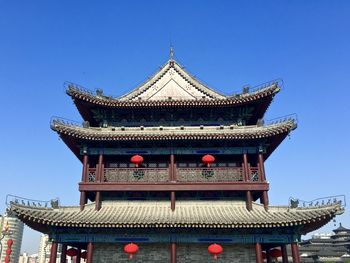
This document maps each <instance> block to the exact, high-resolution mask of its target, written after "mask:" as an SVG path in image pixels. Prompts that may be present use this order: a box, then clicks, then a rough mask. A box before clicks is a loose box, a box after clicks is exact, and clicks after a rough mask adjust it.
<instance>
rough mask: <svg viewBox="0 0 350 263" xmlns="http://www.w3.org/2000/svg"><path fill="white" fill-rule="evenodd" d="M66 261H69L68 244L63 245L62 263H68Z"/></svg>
mask: <svg viewBox="0 0 350 263" xmlns="http://www.w3.org/2000/svg"><path fill="white" fill-rule="evenodd" d="M66 261H67V245H66V244H62V251H61V260H60V263H66Z"/></svg>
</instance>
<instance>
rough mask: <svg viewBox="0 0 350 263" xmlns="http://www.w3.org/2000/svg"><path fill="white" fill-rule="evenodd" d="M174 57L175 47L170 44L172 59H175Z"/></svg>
mask: <svg viewBox="0 0 350 263" xmlns="http://www.w3.org/2000/svg"><path fill="white" fill-rule="evenodd" d="M173 58H174V48H173V45H170V60H173Z"/></svg>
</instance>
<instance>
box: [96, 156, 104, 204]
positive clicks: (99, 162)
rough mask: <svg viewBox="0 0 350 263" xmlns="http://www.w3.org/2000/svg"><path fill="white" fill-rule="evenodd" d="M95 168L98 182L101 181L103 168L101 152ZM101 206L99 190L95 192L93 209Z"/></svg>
mask: <svg viewBox="0 0 350 263" xmlns="http://www.w3.org/2000/svg"><path fill="white" fill-rule="evenodd" d="M96 167H97V169H96V171H97V178H96V182H97V183H100V182H103V169H104V165H103V154H100V155H99V156H98V165H97V166H96ZM100 208H101V192H100V191H98V192H96V197H95V209H96V210H100Z"/></svg>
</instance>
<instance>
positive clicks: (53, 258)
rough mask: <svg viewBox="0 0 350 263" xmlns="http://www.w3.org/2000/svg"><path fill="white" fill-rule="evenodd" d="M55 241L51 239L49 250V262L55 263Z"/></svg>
mask: <svg viewBox="0 0 350 263" xmlns="http://www.w3.org/2000/svg"><path fill="white" fill-rule="evenodd" d="M57 246H58V244H57V242H55V241H52V244H51V252H50V262H51V263H56V259H57Z"/></svg>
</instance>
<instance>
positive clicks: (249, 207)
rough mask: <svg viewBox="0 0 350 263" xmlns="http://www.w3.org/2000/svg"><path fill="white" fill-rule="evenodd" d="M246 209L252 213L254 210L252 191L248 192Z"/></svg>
mask: <svg viewBox="0 0 350 263" xmlns="http://www.w3.org/2000/svg"><path fill="white" fill-rule="evenodd" d="M246 195H247V198H246V208H247V210H248V211H251V210H252V209H253V196H252V192H251V191H247V193H246Z"/></svg>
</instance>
